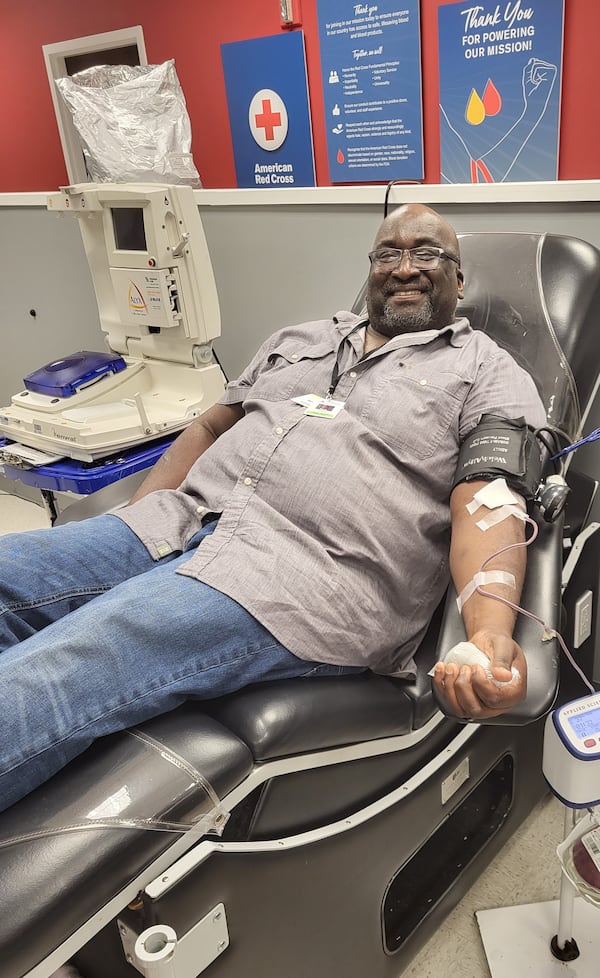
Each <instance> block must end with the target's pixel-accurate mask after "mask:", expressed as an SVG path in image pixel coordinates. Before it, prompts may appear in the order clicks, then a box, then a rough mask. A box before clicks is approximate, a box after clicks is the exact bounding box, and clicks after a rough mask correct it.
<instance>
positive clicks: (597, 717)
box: [567, 706, 600, 740]
mask: <svg viewBox="0 0 600 978" xmlns="http://www.w3.org/2000/svg"><path fill="white" fill-rule="evenodd" d="M567 720H568V721H569V725H570V726H571V728H572V730H573V732H574V733H575V735H576V736H577V737H579V738H580V739H581V740H584V739H585V738H586V737H594V736H598V735H599V734H600V706H598V707H596V708H595V709H592V710H588V711H586V712H585V713H577V714H576V715H575V716H572V717H567Z"/></svg>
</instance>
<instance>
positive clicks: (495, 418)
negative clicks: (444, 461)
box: [454, 414, 542, 499]
mask: <svg viewBox="0 0 600 978" xmlns="http://www.w3.org/2000/svg"><path fill="white" fill-rule="evenodd" d="M541 466H542V463H541V456H540V450H539V446H538V444H537V441H536V439H535V436H534V434H533V432H532V431H531V429H530V428H528V427H527V422H526V421H525V418H515V419H508V418H502V417H500V416H499V415H496V414H484V415H483V416H482V418H481V420H480V421H479V424H477V425H476V426H475V428H474V429H473V430H472V431H471V432H470V433H469V434H468V435H467V437H466V438H465V440H464V442H463V443H462V445H461V446H460V452H459V458H458V465H457V467H456V475H455V477H454V486H457V485H458V484H459V483H460V482H472V481H473V480H475V479H484V480H487V479H489V480H493V479H497V478H503V479H506V481H507V483H508V485H509V486H510V487H511V489H514V490H515V492H518V493H519V495H521V496H524V498H525V499H533V498H534V496H535V493H536V491H537V488H538V486H539V483H540V478H541Z"/></svg>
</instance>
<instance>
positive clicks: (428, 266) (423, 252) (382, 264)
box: [369, 248, 460, 272]
mask: <svg viewBox="0 0 600 978" xmlns="http://www.w3.org/2000/svg"><path fill="white" fill-rule="evenodd" d="M404 255H408V260H409V262H410V264H411V265H412V267H413V268H421V269H423V270H424V271H427V272H431V271H433V269H434V268H437V267H438V266H439V264H440V262H441V260H442V258H448V259H449V260H450V261H454V262H456V264H457V265H460V261H459V259H458V258H455V257H454V255H449V254H448V252H447V251H444V249H443V248H377V249H376V250H375V251H371V252H369V261H370V262H371V264H372V265H373V266H375V267H376V268H381V269H386V271H390V272H391V271H392V269H394V268H398V266H399V265H400V264H401V263H402V259H403V257H404Z"/></svg>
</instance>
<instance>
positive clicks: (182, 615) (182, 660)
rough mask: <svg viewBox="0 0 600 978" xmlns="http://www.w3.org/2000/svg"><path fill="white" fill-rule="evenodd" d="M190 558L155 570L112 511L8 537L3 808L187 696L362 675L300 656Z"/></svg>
mask: <svg viewBox="0 0 600 978" xmlns="http://www.w3.org/2000/svg"><path fill="white" fill-rule="evenodd" d="M212 528H213V527H212V526H209V527H206V528H205V529H204V530H202V531H200V533H198V534H196V536H195V537H194V539H193V540H192V543H191V546H198V545H199V544H201V541H202V538H203V536H205V535H206V534H207V533H210V532H211V530H212ZM188 549H190V548H188ZM188 558H189V554H188V553H183V554H180V553H177V554H173V555H171V556H169V557H166V558H163V559H162V560H160V561H158V562H155V561H154V560H153V559H152V558H151V557H150V555H149V554H148V551H147V550H146V548H145V547H144V546H143V545H142V544H141V543H140V541H139V540H138V538H137V537H136V536H135V534H134V533H133V532H132V531H131V530H130V529H129V528H128V527H127V526H126V525H125V524H124V523H123V522H122V521H121V520H119V519H118V518H117V517H115V516H99V517H95V518H93V519H89V520H86V521H84V522H81V523H67V524H66V525H65V526H60V527H54V528H53V529H50V530H33V531H29V532H27V533H20V534H9V535H7V536H3V537H0V652H1V654H0V731H1V737H0V811H1V810H3V809H5V808H8V807H9V806H10V805H12V804H14V803H15V802H16V801H18V800H19V798H21V797H23V796H24V795H26V794H27V793H28V792H30V791H31V790H32V789H33V788H35V787H36V786H37V785H39V784H41V783H42V782H44V781H46V780H47V779H48V778H49V777H51V775H52V774H54V773H55V772H56V771H58V770H59V769H60V768H62V767H63V766H64V765H65V764H67V763H68V761H70V760H71V759H72V758H73V757H75V756H77V755H78V754H80V753H81V752H82V751H83V750H85V748H86V747H88V746H89V744H91V742H92V741H93V740H95V739H96V738H98V737H102V736H104V735H105V734H109V733H112V732H114V731H116V730H122V729H124V728H126V727H130V726H132V725H134V724H138V723H141V722H142V721H143V720H147V719H149V718H150V717H153V716H157V715H158V714H160V713H165V712H167V711H168V710H172V709H174V708H175V707H176V706H178V705H179V704H181V703H183V702H184V701H185V700H187V699H209V698H211V697H214V696H221V695H223V694H225V693H230V692H232V691H234V690H236V689H240V688H241V687H243V686H246V685H248V684H249V683H254V682H259V681H262V680H272V679H284V678H288V677H299V676H317V675H339V674H340V673H343V672H356V671H361V670H359V669H353V668H346V667H343V666H335V665H334V666H332V665H322V664H319V663H318V662H307V661H305V660H303V659H299V658H298V657H297V656H295V655H292V653H291V652H289V651H288V650H287V649H285V648H284V647H283V646H282V645H280V643H279V642H278V641H277V640H276V639H275V638H274V637H273V636H272V635H271V634H270V633H269V632H268V631H267V630H266V628H264V627H263V626H262V625H261V624H259V622H257V621H256V619H255V618H253V617H252V616H251V615H250V614H248V612H247V611H245V610H244V609H243V608H242V607H241V606H240V605H238V604H237V603H236V602H235V601H233V600H232V599H231V598H229V597H227V596H226V595H224V594H221V593H220V592H219V591H215V590H214V589H213V588H210V587H208V586H207V585H205V584H202V583H200V582H199V581H196V580H194V579H193V578H190V577H187V576H185V575H183V574H177V573H175V571H176V570H177V567H178V566H179V565H180V564H181V563H182V562H183V561H185V560H187V559H188Z"/></svg>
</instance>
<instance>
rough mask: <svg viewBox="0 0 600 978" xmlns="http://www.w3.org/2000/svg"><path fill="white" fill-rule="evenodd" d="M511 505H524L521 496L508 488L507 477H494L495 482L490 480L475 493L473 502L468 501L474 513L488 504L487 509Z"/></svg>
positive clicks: (470, 509)
mask: <svg viewBox="0 0 600 978" xmlns="http://www.w3.org/2000/svg"><path fill="white" fill-rule="evenodd" d="M511 505H512V506H522V505H523V503H522V499H521V497H520V496H517V494H516V492H513V491H512V489H509V488H508V486H507V484H506V479H494V481H493V482H488V483H487V485H485V486H483V487H482V488H481V489H479V490H478V491H477V492H476V493H475V494H474V496H473V498H472V500H471V502H470V503H467V510H468V512H469V513H470V514H471V515H473V513H474V512H475V511H476V510H477V509H479V507H480V506H486V507H487V509H498V507H499V506H511Z"/></svg>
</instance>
